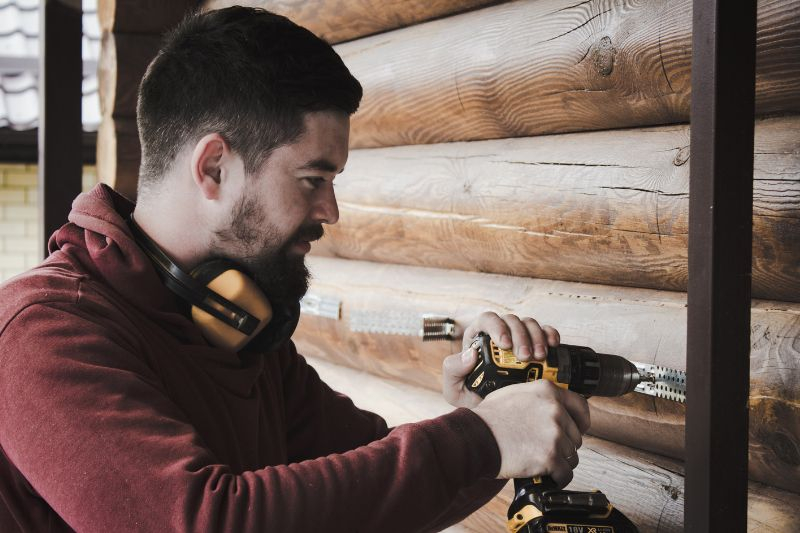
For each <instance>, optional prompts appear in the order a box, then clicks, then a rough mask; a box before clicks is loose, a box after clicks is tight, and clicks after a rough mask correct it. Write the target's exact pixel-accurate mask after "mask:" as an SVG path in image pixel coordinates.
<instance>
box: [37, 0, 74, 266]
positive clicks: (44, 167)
mask: <svg viewBox="0 0 800 533" xmlns="http://www.w3.org/2000/svg"><path fill="white" fill-rule="evenodd" d="M81 15H82V11H81V3H80V1H78V0H73V1H62V0H45V2H44V3H43V4H42V8H41V15H40V16H41V21H40V27H41V31H40V39H41V43H42V44H41V55H40V68H39V78H40V79H39V98H40V101H41V104H40V109H41V112H40V114H39V249H40V250H42V257H46V256H47V253H48V252H47V241H48V239H49V237H50V235H52V233H53V232H54V231H56V230H57V229H58V228H60V227H61V226H62V225H64V224H65V223H66V221H67V215H68V214H69V212H70V210H71V209H72V200H73V199H74V198H75V197H76V196H77V195H78V194H80V192H81V187H82V173H83V161H82V153H83V151H82V139H83V125H82V123H81V85H82V83H83V66H82V60H81V43H82V38H83V33H82V31H81Z"/></svg>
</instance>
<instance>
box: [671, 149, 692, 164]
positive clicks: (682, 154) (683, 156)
mask: <svg viewBox="0 0 800 533" xmlns="http://www.w3.org/2000/svg"><path fill="white" fill-rule="evenodd" d="M688 160H689V147H688V146H682V147H680V148H679V149H678V153H677V154H675V159H673V160H672V164H673V165H675V166H676V167H680V166H683V165H684V164H685V163H686V162H687V161H688Z"/></svg>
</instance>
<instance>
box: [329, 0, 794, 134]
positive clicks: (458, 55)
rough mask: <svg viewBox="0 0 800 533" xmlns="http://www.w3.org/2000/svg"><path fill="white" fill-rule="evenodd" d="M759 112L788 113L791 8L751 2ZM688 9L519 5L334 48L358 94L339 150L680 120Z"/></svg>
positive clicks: (687, 0)
mask: <svg viewBox="0 0 800 533" xmlns="http://www.w3.org/2000/svg"><path fill="white" fill-rule="evenodd" d="M758 5H759V20H758V27H759V41H758V57H757V65H758V71H757V78H756V89H757V100H756V104H757V110H758V112H759V113H760V114H763V113H772V112H777V111H791V110H794V111H800V1H798V0H761V1H759V3H758ZM691 8H692V1H691V0H653V1H651V2H605V3H598V2H576V1H574V0H548V1H539V0H529V1H520V2H513V3H508V4H501V5H498V6H494V7H489V8H486V9H482V10H480V11H475V12H472V13H467V14H464V15H461V16H458V17H450V18H445V19H440V20H436V21H432V22H429V23H425V24H420V25H417V26H412V27H409V28H405V29H402V30H398V31H395V32H392V33H388V34H382V35H376V36H373V37H368V38H365V39H359V40H357V41H352V42H350V43H346V44H343V45H339V46H337V51H338V52H339V53H340V54H341V55H342V56H343V58H344V60H345V63H346V64H347V65H348V67H349V68H350V70H351V71H352V72H353V74H354V75H355V76H356V77H357V78H358V79H359V80H360V81H361V83H362V85H363V86H364V100H363V102H362V104H361V109H360V110H359V112H358V113H357V114H356V115H355V116H354V117H353V131H352V135H351V139H350V140H351V146H352V147H354V148H356V147H376V146H398V145H408V144H428V143H441V142H451V141H464V140H481V139H495V138H507V137H521V136H530V135H541V134H545V133H556V132H567V131H581V130H598V129H599V130H605V129H612V128H623V127H633V126H644V125H657V124H669V123H676V122H688V120H689V99H690V98H689V96H690V92H691V91H690V89H691V82H690V57H691V48H692V41H691V27H692V24H691V12H692V9H691Z"/></svg>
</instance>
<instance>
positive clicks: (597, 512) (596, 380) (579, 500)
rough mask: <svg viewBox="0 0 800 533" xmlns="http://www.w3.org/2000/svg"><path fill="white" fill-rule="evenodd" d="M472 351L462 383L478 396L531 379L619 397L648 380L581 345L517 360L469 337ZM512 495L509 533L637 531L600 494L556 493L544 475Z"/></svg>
mask: <svg viewBox="0 0 800 533" xmlns="http://www.w3.org/2000/svg"><path fill="white" fill-rule="evenodd" d="M472 347H473V348H475V349H476V350H477V351H478V362H477V364H476V365H475V368H474V369H473V370H472V372H471V373H470V374H469V375H468V376H467V379H466V384H467V387H468V388H469V389H470V390H472V391H474V392H476V393H477V394H478V395H480V396H481V397H485V396H486V395H487V394H489V393H490V392H492V391H494V390H496V389H499V388H501V387H504V386H506V385H512V384H514V383H524V382H527V381H534V380H537V379H546V380H548V381H551V382H553V383H554V384H555V385H557V386H559V387H563V388H566V389H569V390H571V391H574V392H577V393H579V394H583V395H585V396H622V395H623V394H627V393H629V392H631V391H633V390H634V389H636V387H637V385H639V384H640V383H641V382H643V381H648V380H651V379H652V377H651V376H650V375H647V374H640V372H639V370H638V369H637V366H636V365H634V364H633V363H631V362H630V361H628V360H627V359H625V358H623V357H620V356H618V355H609V354H601V353H596V352H595V351H594V350H592V349H590V348H585V347H582V346H570V345H567V344H562V345H560V346H557V347H554V348H553V347H551V348H549V351H548V354H547V358H546V359H545V360H544V361H541V362H538V361H531V362H528V361H519V360H518V359H517V358H516V357H515V356H514V354H513V353H512V352H510V351H506V350H501V349H499V348H498V347H497V345H495V344H494V342H492V340H491V339H490V338H489V336H488V335H486V334H485V333H480V334H478V335H477V336H476V337H475V339H474V340H473V343H472ZM514 493H515V495H514V500H513V501H512V503H511V505H510V506H509V509H508V522H507V528H508V530H509V532H511V533H517V532H522V533H544V532H550V531H564V532H569V533H588V532H589V531H593V532H596V533H629V532H634V533H635V532H637V531H638V530H637V529H636V526H634V525H633V523H632V522H631V521H630V520H628V518H627V517H625V515H623V514H622V513H621V512H620V511H619V510H618V509H616V508H615V507H614V506H613V505H611V504H610V503H609V501H608V498H606V496H605V495H604V494H603V493H602V492H600V491H592V492H577V491H566V490H558V487H557V486H556V484H555V483H554V482H553V480H552V479H550V478H549V477H546V476H545V477H541V478H533V479H515V480H514Z"/></svg>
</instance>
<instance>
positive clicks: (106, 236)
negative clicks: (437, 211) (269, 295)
mask: <svg viewBox="0 0 800 533" xmlns="http://www.w3.org/2000/svg"><path fill="white" fill-rule="evenodd" d="M132 209H133V206H132V204H130V202H128V201H127V200H125V199H124V198H122V197H120V196H119V195H117V194H116V193H115V192H114V191H112V190H111V189H109V188H108V187H105V186H98V187H96V188H95V189H94V190H93V191H92V192H90V193H87V194H82V195H81V196H79V197H78V198H77V199H76V200H75V202H74V204H73V210H72V213H70V216H69V220H70V223H69V224H67V225H65V226H64V227H62V228H61V229H60V230H59V231H57V232H56V233H55V234H54V235H53V237H52V238H51V239H50V244H49V246H50V252H51V255H50V257H49V258H48V259H47V260H46V261H45V262H44V264H42V265H41V266H39V267H37V268H35V269H33V270H31V271H29V272H27V273H26V274H24V275H22V276H19V277H17V278H15V279H13V280H11V281H9V282H7V283H6V284H4V285H3V286H1V287H0V447H1V448H2V449H1V450H0V451H1V452H2V454H0V531H3V532H6V533H8V532H13V531H35V532H40V531H69V530H71V529H75V530H78V531H99V532H107V531H147V532H164V531H184V530H191V531H195V530H197V531H226V532H227V531H230V532H240V531H241V532H244V531H270V532H278V531H292V532H294V531H296V532H307V531H342V532H353V531H364V532H381V533H386V532H391V531H397V532H411V531H428V530H434V529H438V528H442V527H445V526H446V525H448V524H450V523H453V522H455V521H458V520H460V519H461V518H463V517H464V516H466V515H467V514H469V513H470V512H472V511H473V510H475V509H476V508H477V507H479V506H480V505H482V504H483V503H485V501H486V500H487V499H488V498H490V497H491V496H492V495H493V494H494V493H496V492H497V490H499V488H500V487H501V486H502V483H498V482H496V481H495V480H491V478H494V476H495V475H496V474H497V472H498V469H499V462H500V459H499V452H498V449H497V445H496V443H495V441H494V439H493V437H492V435H491V432H490V431H489V429H488V427H487V426H486V425H485V424H484V423H483V421H482V420H481V419H480V418H479V417H478V416H477V415H475V414H474V413H473V412H472V411H470V410H468V409H457V410H455V411H453V412H452V413H450V414H447V415H444V416H441V417H439V418H436V419H433V420H427V421H423V422H419V423H416V424H407V425H403V426H399V427H397V428H394V429H393V430H391V431H389V430H388V429H387V427H386V424H385V422H384V421H383V420H382V419H381V418H380V417H379V416H377V415H375V414H372V413H369V412H366V411H362V410H360V409H358V408H356V407H355V406H354V405H353V403H352V402H351V401H350V400H349V399H348V398H347V397H345V396H343V395H341V394H338V393H336V392H334V391H333V390H331V389H330V388H329V387H328V386H327V385H325V383H323V382H322V381H321V380H320V378H319V376H318V375H317V373H316V372H315V371H314V370H313V368H311V367H310V366H308V364H307V363H306V362H305V360H304V359H303V357H302V356H300V355H298V354H297V352H296V351H295V348H294V345H293V344H292V343H291V342H287V343H285V344H283V345H282V346H281V347H280V348H279V349H278V350H276V351H275V352H274V353H269V354H255V353H239V354H236V353H232V352H227V351H224V350H220V349H218V348H214V347H212V346H209V345H208V344H207V343H206V342H205V340H204V339H203V337H202V336H201V334H200V332H199V330H198V329H197V328H196V327H195V326H194V324H193V323H192V322H191V321H190V320H189V319H187V317H186V316H185V315H184V314H182V312H181V310H180V309H181V307H180V306H179V304H178V302H177V301H176V299H175V297H174V296H173V294H172V293H171V292H170V291H169V290H168V289H167V288H165V287H164V285H162V283H161V281H160V280H159V278H158V276H157V274H156V272H155V270H154V269H153V266H152V265H151V264H150V262H149V261H148V259H147V258H146V256H145V255H144V254H143V253H142V252H141V250H140V249H139V248H138V247H137V245H136V244H135V242H134V241H133V240H132V237H131V235H130V232H129V230H128V227H127V225H126V223H125V217H126V216H127V215H128V214H129V213H130V212H131V211H132Z"/></svg>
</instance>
